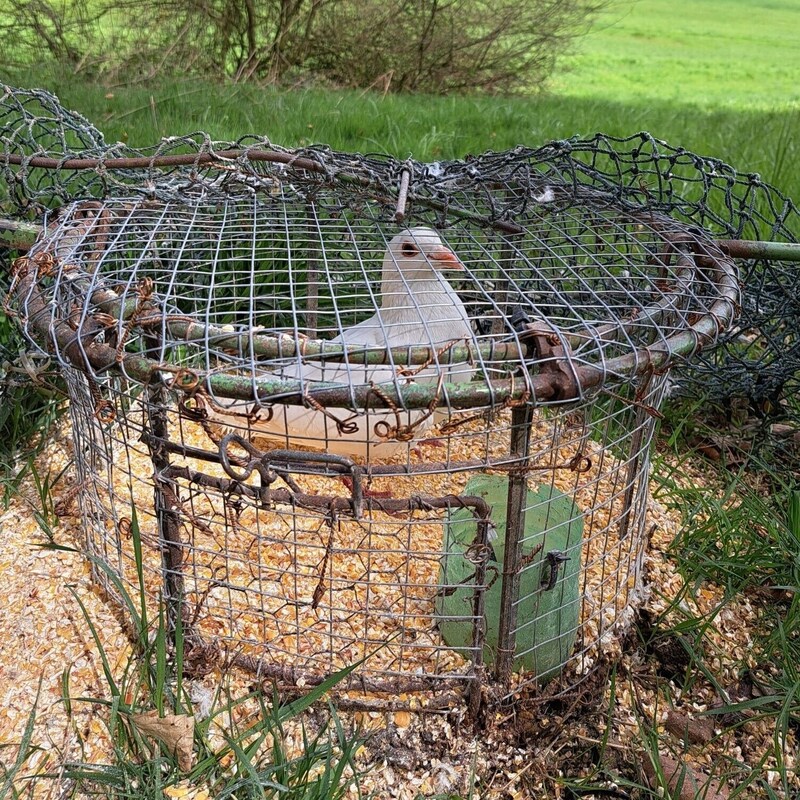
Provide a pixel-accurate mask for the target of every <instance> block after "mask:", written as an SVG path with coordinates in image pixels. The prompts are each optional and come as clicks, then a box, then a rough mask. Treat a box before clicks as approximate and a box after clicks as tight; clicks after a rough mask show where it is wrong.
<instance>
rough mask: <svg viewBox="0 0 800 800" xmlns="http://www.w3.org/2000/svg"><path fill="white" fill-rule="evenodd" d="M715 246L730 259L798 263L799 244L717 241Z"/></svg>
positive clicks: (735, 240)
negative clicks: (757, 259)
mask: <svg viewBox="0 0 800 800" xmlns="http://www.w3.org/2000/svg"><path fill="white" fill-rule="evenodd" d="M717 244H718V245H719V246H720V247H721V248H722V249H723V250H724V251H725V252H726V253H727V254H728V255H729V256H730V257H731V258H764V259H767V260H769V261H795V262H796V261H800V242H763V241H751V240H747V239H719V240H718V241H717Z"/></svg>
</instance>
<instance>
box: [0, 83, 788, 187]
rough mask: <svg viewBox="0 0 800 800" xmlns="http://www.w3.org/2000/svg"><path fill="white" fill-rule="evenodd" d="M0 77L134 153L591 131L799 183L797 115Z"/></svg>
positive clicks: (442, 154) (451, 145)
mask: <svg viewBox="0 0 800 800" xmlns="http://www.w3.org/2000/svg"><path fill="white" fill-rule="evenodd" d="M0 74H1V73H0ZM5 80H7V81H10V82H12V83H16V84H20V85H24V86H26V87H31V86H39V87H42V88H47V89H50V90H51V91H54V92H55V93H56V94H58V96H59V97H60V99H61V101H62V103H63V104H64V105H65V106H67V107H68V108H72V109H75V110H76V111H79V112H81V113H82V114H83V115H84V116H86V117H87V118H88V119H89V120H90V121H92V122H93V123H94V124H95V125H97V127H99V128H100V129H101V130H102V131H103V132H104V133H105V135H106V138H107V139H108V140H109V141H125V142H127V143H129V144H130V145H132V146H135V147H142V146H146V145H148V144H151V143H153V142H155V141H157V140H158V139H160V138H161V137H162V136H172V135H180V134H184V133H191V132H195V131H200V130H202V131H205V132H207V133H209V134H210V135H211V136H212V137H213V138H215V139H218V140H230V139H236V138H238V137H240V136H242V135H244V134H247V133H257V134H260V135H267V136H269V137H270V138H271V139H272V141H273V142H275V143H276V144H280V145H284V146H288V147H295V146H301V145H308V144H312V143H324V144H327V145H330V146H331V147H334V148H336V149H341V150H351V151H355V152H377V153H389V154H392V155H395V156H398V157H401V158H405V157H406V156H408V155H413V156H414V157H415V158H418V159H420V160H423V161H430V160H437V159H448V158H461V157H463V156H465V155H466V154H469V153H472V154H477V153H480V152H484V151H486V150H504V149H507V148H510V147H515V146H516V145H520V144H522V145H526V146H537V145H540V144H543V143H545V142H547V141H550V140H552V139H564V138H569V137H571V136H575V135H579V136H588V135H591V134H593V133H596V132H598V131H601V132H603V133H608V134H610V135H614V136H627V135H630V134H631V133H635V132H637V131H639V130H648V131H650V132H651V133H652V134H654V135H655V136H657V137H659V138H661V139H666V140H667V141H669V142H670V143H671V144H675V145H680V146H682V147H685V148H687V149H689V150H693V151H695V152H698V153H701V154H703V155H711V156H715V157H717V158H720V159H722V160H723V161H726V162H728V163H730V164H732V165H733V166H734V167H736V168H737V169H739V170H742V171H748V172H758V173H760V175H761V177H762V179H763V180H765V181H767V182H769V183H773V184H775V185H777V186H778V187H779V188H782V189H784V190H785V191H786V192H787V193H791V192H792V191H793V190H794V187H796V186H798V185H800V152H798V147H800V145H798V143H797V141H796V137H793V136H792V132H793V131H794V130H796V129H797V127H798V124H800V107H795V108H784V109H776V110H746V109H731V108H719V109H713V108H712V109H709V110H706V109H703V108H700V107H699V106H697V105H693V104H691V102H683V103H675V102H671V101H654V100H641V101H630V102H618V101H614V100H611V99H597V98H587V97H559V96H555V95H537V96H530V97H508V98H498V97H487V96H453V97H433V96H425V95H386V96H381V95H380V94H376V93H373V92H368V93H363V92H355V91H333V90H323V89H314V88H301V89H295V90H281V89H276V88H274V87H257V86H251V85H216V84H209V83H207V82H200V81H188V80H187V81H175V80H173V81H160V82H158V83H157V84H155V85H152V86H140V85H136V86H118V87H108V86H102V85H98V84H92V83H86V82H84V81H83V80H82V79H81V78H80V76H74V75H65V74H63V73H58V72H56V71H49V70H46V69H40V70H39V71H38V72H37V71H33V72H27V73H26V74H25V75H16V76H15V75H6V76H5Z"/></svg>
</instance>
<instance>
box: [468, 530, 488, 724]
mask: <svg viewBox="0 0 800 800" xmlns="http://www.w3.org/2000/svg"><path fill="white" fill-rule="evenodd" d="M477 545H478V547H479V548H480V550H479V552H480V559H479V560H478V562H477V563H476V565H475V587H476V588H475V596H474V598H473V603H472V615H473V617H474V619H475V623H474V627H473V630H472V646H473V651H474V655H473V657H472V658H473V660H472V672H473V681H472V683H471V684H470V687H469V703H468V708H469V716H470V719H471V720H472V721H473V722H475V721H476V720H477V719H478V713H479V712H480V708H481V700H482V697H483V685H484V677H485V675H486V668H485V667H484V665H483V645H484V642H485V640H486V620H485V619H484V609H485V606H486V564H487V563H488V560H489V558H488V546H489V519H488V518H484V519H480V520H479V521H478V531H477Z"/></svg>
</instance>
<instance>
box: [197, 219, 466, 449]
mask: <svg viewBox="0 0 800 800" xmlns="http://www.w3.org/2000/svg"><path fill="white" fill-rule="evenodd" d="M463 269H464V265H463V264H462V263H461V262H460V261H459V259H458V257H457V256H456V255H455V253H454V252H453V251H452V250H451V249H450V248H448V247H446V246H445V245H444V244H443V243H442V240H441V239H440V238H439V235H438V234H437V233H436V232H435V231H433V230H431V229H430V228H421V227H419V228H411V229H409V230H407V231H405V232H403V233H400V234H398V235H397V236H395V237H394V238H393V239H392V240H391V242H389V247H388V249H387V250H386V253H385V254H384V257H383V272H382V277H381V293H380V308H379V310H378V311H377V312H376V313H375V314H373V315H372V316H371V317H370V318H369V319H366V320H364V321H363V322H360V323H358V324H357V325H354V326H352V327H350V328H346V329H345V330H343V331H342V333H341V334H339V335H338V336H336V337H335V338H333V339H331V340H330V341H331V342H340V343H342V344H345V345H347V346H351V347H352V346H353V345H364V346H365V347H369V348H374V347H377V348H390V347H405V346H409V345H421V346H427V347H432V348H435V349H437V350H439V349H441V348H442V347H443V346H446V345H447V344H450V343H454V344H458V343H464V341H465V340H466V341H467V342H469V341H470V340H471V339H472V329H471V327H470V323H469V317H468V316H467V312H466V309H465V308H464V304H463V303H462V302H461V299H460V298H459V297H458V295H457V294H456V292H455V291H454V290H453V288H452V287H451V286H450V284H449V283H448V282H447V281H446V280H445V279H444V278H443V277H442V276H441V274H440V272H441V271H442V270H463ZM441 361H442V362H443V363H442V365H441V366H439V365H435V364H434V365H431V366H427V367H425V368H424V369H421V370H419V369H418V368H415V367H413V366H411V367H407V366H404V365H397V366H391V365H374V364H361V363H354V362H352V361H338V362H333V361H319V360H316V361H313V360H309V361H297V362H295V363H292V364H289V365H286V366H283V367H279V368H276V369H274V370H272V371H270V373H269V374H270V377H273V376H275V377H281V378H285V379H287V380H300V381H302V382H303V384H304V388H305V389H306V391H308V390H311V389H313V387H314V383H315V382H318V381H324V382H326V383H335V384H341V385H345V386H358V385H369V384H370V383H373V384H380V383H386V384H394V385H396V386H399V387H402V386H403V385H405V384H407V383H408V382H411V381H414V382H417V383H434V384H435V383H437V382H438V381H439V380H440V379H441V380H443V381H445V382H460V381H468V380H470V379H471V377H472V374H473V368H472V367H471V366H470V365H469V364H467V363H464V362H462V363H452V364H451V363H448V362H449V358H448V356H447V354H446V353H444V354H443V355H442V357H441ZM404 373H405V374H404ZM411 373H413V374H411ZM440 373H444V375H443V377H442V378H440ZM214 405H216V406H217V408H214V407H213V406H214ZM220 406H224V407H226V408H227V407H230V409H231V410H232V411H233V412H234V414H235V416H229V415H227V414H223V413H221V412H220V411H219V407H220ZM206 411H207V414H208V419H209V420H210V421H212V422H215V423H217V424H220V425H223V426H224V427H226V428H227V429H230V430H233V431H235V432H237V433H239V434H240V435H243V436H247V437H251V438H252V437H256V438H266V439H269V440H271V441H273V442H276V443H277V444H278V446H280V447H284V448H289V449H292V448H295V447H297V446H301V447H303V448H311V449H314V450H321V451H325V452H328V453H332V454H336V455H343V456H350V457H352V456H358V457H364V458H366V459H367V460H373V459H380V458H386V457H388V456H391V455H393V454H395V453H397V452H400V451H402V450H405V449H406V448H407V447H408V442H407V440H402V439H401V440H398V439H397V438H394V436H395V431H396V430H397V427H398V417H397V416H396V415H395V413H394V412H393V411H386V410H384V409H383V408H381V409H368V410H361V411H359V412H358V414H356V413H355V412H354V411H353V410H352V409H346V408H329V409H326V410H325V412H322V411H319V410H317V409H315V408H313V407H312V408H309V407H306V406H301V405H283V404H281V403H275V404H274V405H272V406H271V409H266V408H265V409H259V408H258V407H257V406H255V407H254V406H253V404H252V403H246V402H242V401H238V400H237V401H230V400H223V399H221V398H217V399H216V400H215V403H214V404H213V405H212V404H208V405H207V407H206ZM248 412H249V413H248ZM337 420H339V421H340V423H341V426H337V423H336V421H337ZM399 423H400V425H401V426H411V427H412V430H413V438H415V439H419V438H421V437H420V434H422V433H423V432H424V431H425V430H426V429H427V428H429V427H430V425H431V424H432V423H433V416H432V415H431V414H430V413H429V412H428V411H427V410H414V411H402V410H401V411H400V419H399ZM376 426H377V427H376Z"/></svg>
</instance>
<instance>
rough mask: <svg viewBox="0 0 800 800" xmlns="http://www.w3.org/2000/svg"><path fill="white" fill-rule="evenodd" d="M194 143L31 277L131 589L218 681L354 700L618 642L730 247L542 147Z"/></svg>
mask: <svg viewBox="0 0 800 800" xmlns="http://www.w3.org/2000/svg"><path fill="white" fill-rule="evenodd" d="M194 158H195V161H194V162H193V164H192V165H191V169H187V170H186V171H184V172H180V173H177V172H172V173H171V174H169V175H167V176H162V177H161V179H159V180H158V181H151V182H148V183H143V184H140V188H139V189H130V190H129V191H128V192H127V195H124V194H123V193H122V192H119V194H118V196H114V197H108V198H106V199H102V200H98V199H95V200H79V201H75V202H72V203H69V204H67V205H66V206H64V207H63V208H62V209H60V211H59V212H57V213H54V214H51V215H50V216H49V217H48V219H47V221H46V226H45V230H44V233H43V234H42V235H41V236H40V238H39V239H38V241H37V242H36V243H35V245H34V246H33V247H32V248H31V250H30V252H29V253H28V254H27V255H26V256H25V257H23V258H20V259H18V260H17V261H16V262H15V267H14V275H13V284H12V287H11V290H10V295H9V296H10V302H9V311H10V313H13V314H14V315H16V316H17V317H18V319H19V320H20V322H21V324H22V326H23V329H24V330H25V332H26V334H27V335H28V336H29V338H30V340H31V342H33V343H35V345H36V346H37V347H39V348H40V349H41V350H42V351H43V352H47V353H48V354H49V355H50V356H51V357H54V358H56V359H57V360H58V362H59V364H60V365H61V367H62V369H63V372H64V375H65V377H66V380H67V383H68V387H69V393H70V400H71V413H72V422H73V430H74V440H75V452H76V463H77V468H78V472H79V483H80V485H81V487H82V491H81V494H80V504H81V514H82V517H83V520H84V525H85V529H86V537H87V541H86V544H87V548H88V550H89V552H90V553H92V554H93V555H94V556H95V557H96V558H97V559H99V560H101V561H102V562H103V563H104V564H105V565H106V566H107V568H108V569H109V570H111V571H112V572H113V573H114V574H116V575H118V576H119V577H120V578H121V579H122V581H123V582H125V583H126V584H129V585H135V583H136V580H137V551H138V543H139V542H141V548H142V555H141V557H142V560H143V572H144V577H145V584H146V589H147V594H148V596H149V598H150V600H151V602H153V603H156V602H158V600H159V598H161V597H163V598H164V599H165V600H166V601H167V603H168V606H169V608H170V611H171V619H172V622H173V624H177V622H178V620H179V621H180V624H181V626H182V628H183V630H184V632H185V635H186V636H187V642H188V645H189V648H188V653H187V664H189V665H190V667H191V668H193V669H195V670H197V671H202V670H203V669H204V668H210V667H211V666H213V665H214V664H217V663H225V664H229V665H230V664H232V665H238V666H239V667H242V668H244V669H247V670H250V671H252V672H253V673H255V674H257V675H259V676H260V677H264V678H273V679H276V680H278V681H280V682H282V683H287V684H292V685H310V684H312V683H319V682H320V681H322V680H324V678H325V677H326V676H328V675H330V674H331V673H333V672H334V671H336V670H338V669H340V668H342V667H345V666H348V665H353V664H357V665H358V668H357V669H356V671H355V672H354V673H353V674H352V675H351V677H350V679H349V683H345V684H344V687H345V688H348V687H349V688H351V689H353V690H358V691H361V692H364V691H366V692H371V693H374V694H375V695H376V696H379V697H380V696H382V697H384V698H386V697H389V698H390V699H391V702H392V703H395V704H396V703H397V702H399V700H398V698H401V699H402V698H407V697H409V696H410V695H409V694H408V693H416V692H428V693H431V694H432V695H433V696H436V697H439V698H442V697H450V696H452V694H453V693H457V694H461V693H466V694H467V695H469V698H470V702H471V704H472V707H473V709H475V708H477V706H478V705H479V704H480V702H481V701H482V699H484V698H485V697H486V696H487V694H486V690H487V687H490V688H491V689H492V692H491V693H490V694H491V696H492V697H494V698H505V697H509V696H511V695H513V694H515V693H517V692H519V691H521V690H523V689H525V688H528V687H534V686H537V685H540V684H541V683H542V682H543V681H546V680H548V679H550V678H552V677H553V676H555V675H558V674H562V675H563V676H564V678H563V679H564V680H565V681H566V683H567V685H575V684H576V683H577V682H579V681H581V680H583V679H584V678H585V677H586V676H587V675H589V674H591V673H592V670H593V669H594V667H595V666H596V664H597V663H598V661H599V660H600V659H601V658H602V657H608V656H614V655H615V654H617V653H619V649H620V646H621V645H620V643H621V641H622V638H623V637H624V634H625V632H626V630H627V628H628V626H629V625H630V623H631V620H632V616H633V612H634V611H635V609H636V608H637V606H638V605H639V604H640V603H641V601H642V599H643V597H644V593H645V586H644V583H643V578H644V573H643V559H644V553H645V547H646V540H647V531H648V508H649V498H648V468H649V448H650V443H651V440H652V437H653V434H654V430H655V426H656V424H657V419H658V416H659V411H658V409H659V406H660V404H661V401H662V399H663V396H664V393H665V390H666V387H667V382H668V380H669V373H670V369H671V367H672V365H673V363H674V362H675V360H676V359H680V358H683V357H686V356H688V355H691V354H693V353H695V352H697V351H699V350H700V349H701V348H704V347H708V346H711V345H712V344H713V343H714V342H715V341H716V340H717V338H718V337H719V336H720V334H721V333H722V332H724V331H725V330H726V329H727V328H729V326H730V325H731V322H732V320H733V317H734V312H735V308H736V304H737V298H738V282H737V275H736V270H735V267H734V265H733V263H732V262H731V260H730V258H729V257H728V256H727V255H726V254H725V253H724V252H723V251H722V250H721V249H720V247H719V246H718V245H717V244H716V243H715V242H714V241H713V240H712V238H711V237H710V236H709V235H708V234H707V233H705V232H704V231H703V230H702V229H700V228H698V227H696V226H693V225H689V224H687V223H685V222H683V221H680V220H676V219H673V218H671V217H669V216H668V215H665V214H663V213H661V212H660V211H658V210H655V209H653V208H652V207H647V206H646V205H644V204H636V203H633V202H626V201H624V200H622V199H621V198H620V197H619V196H618V195H614V194H610V193H608V192H605V191H602V190H600V189H598V188H597V187H591V186H586V185H584V184H578V183H574V182H573V183H570V182H567V181H563V180H562V181H555V180H552V178H553V175H552V174H548V173H547V172H546V171H544V170H542V169H539V168H537V167H536V165H535V164H533V163H532V162H531V161H530V159H528V158H527V157H520V158H518V159H517V161H516V162H514V163H515V168H514V169H510V168H509V164H511V163H512V161H509V159H505V160H502V161H500V162H498V163H497V164H496V165H495V166H494V167H492V166H491V159H490V160H488V161H487V162H485V163H483V164H482V165H481V168H480V169H476V167H475V165H474V163H470V162H463V163H460V164H455V163H453V164H450V165H448V167H447V169H446V170H445V171H444V172H443V173H442V174H434V173H435V172H436V171H437V170H434V169H433V168H428V169H421V168H419V166H418V165H414V164H411V163H410V162H395V161H392V160H391V159H383V160H372V161H370V160H368V159H363V158H362V157H357V156H352V155H345V154H334V153H329V152H326V158H327V160H326V159H325V158H323V157H322V156H321V155H320V154H317V155H316V156H315V157H314V158H309V157H308V155H307V154H306V155H303V154H293V153H291V152H288V151H284V150H279V149H265V148H264V147H263V145H259V146H253V147H252V148H250V149H244V150H239V151H236V152H235V153H234V154H230V153H229V154H228V155H227V156H223V157H218V156H214V155H213V154H212V155H211V156H210V157H209V158H208V159H200V160H199V161H198V159H197V154H194ZM134 166H135V165H134ZM150 167H151V168H153V164H152V163H151V164H150ZM96 578H97V580H98V581H100V582H103V583H105V584H106V588H107V589H108V590H109V592H110V593H111V594H113V592H114V589H113V584H112V583H111V582H110V581H109V579H108V575H107V573H106V571H105V570H97V573H96Z"/></svg>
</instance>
